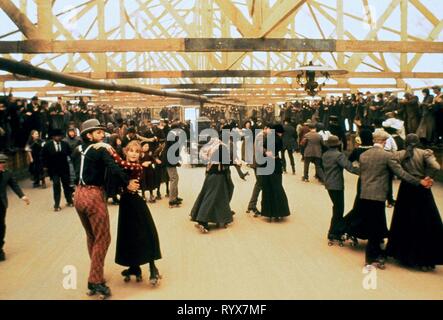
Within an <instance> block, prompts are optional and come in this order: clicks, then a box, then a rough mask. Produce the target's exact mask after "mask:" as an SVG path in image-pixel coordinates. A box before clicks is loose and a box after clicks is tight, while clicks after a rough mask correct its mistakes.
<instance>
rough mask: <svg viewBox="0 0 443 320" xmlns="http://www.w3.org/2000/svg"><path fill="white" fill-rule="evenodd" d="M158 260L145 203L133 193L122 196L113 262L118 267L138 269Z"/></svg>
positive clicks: (148, 212)
mask: <svg viewBox="0 0 443 320" xmlns="http://www.w3.org/2000/svg"><path fill="white" fill-rule="evenodd" d="M160 258H161V253H160V241H159V239H158V234H157V229H156V227H155V223H154V220H153V219H152V216H151V212H150V211H149V208H148V206H147V205H146V202H145V201H144V200H143V198H142V197H140V196H139V195H138V194H136V193H123V194H122V195H121V198H120V207H119V215H118V230H117V249H116V254H115V262H116V263H117V264H119V265H122V266H138V265H142V264H145V263H148V262H150V261H153V260H157V259H160Z"/></svg>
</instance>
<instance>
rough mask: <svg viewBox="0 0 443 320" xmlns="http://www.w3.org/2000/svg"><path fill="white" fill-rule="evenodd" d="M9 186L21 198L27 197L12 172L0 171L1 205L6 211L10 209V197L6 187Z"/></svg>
mask: <svg viewBox="0 0 443 320" xmlns="http://www.w3.org/2000/svg"><path fill="white" fill-rule="evenodd" d="M8 185H9V186H10V187H11V189H12V191H14V192H15V194H16V195H17V196H18V197H19V198H23V197H24V195H25V194H24V193H23V191H22V189H21V188H20V186H19V185H18V183H17V180H16V179H15V178H14V175H13V174H12V172H11V171H9V170H5V171H3V172H1V171H0V203H1V205H2V206H3V207H4V208H5V209H6V208H8V196H7V193H6V187H7V186H8Z"/></svg>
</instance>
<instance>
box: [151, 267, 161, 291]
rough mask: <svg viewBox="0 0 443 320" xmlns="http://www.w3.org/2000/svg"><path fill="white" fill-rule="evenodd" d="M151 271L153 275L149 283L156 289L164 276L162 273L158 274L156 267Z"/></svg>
mask: <svg viewBox="0 0 443 320" xmlns="http://www.w3.org/2000/svg"><path fill="white" fill-rule="evenodd" d="M150 271H151V275H150V276H149V283H150V284H151V286H153V287H155V286H157V285H158V284H159V282H160V279H161V278H162V276H161V275H160V273H159V272H158V269H157V268H156V267H155V266H154V267H150Z"/></svg>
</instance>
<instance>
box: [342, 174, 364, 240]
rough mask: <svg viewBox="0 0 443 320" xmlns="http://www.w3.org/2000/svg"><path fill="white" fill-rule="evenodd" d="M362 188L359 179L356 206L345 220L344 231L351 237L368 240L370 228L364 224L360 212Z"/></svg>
mask: <svg viewBox="0 0 443 320" xmlns="http://www.w3.org/2000/svg"><path fill="white" fill-rule="evenodd" d="M360 188H361V180H360V178H359V179H358V183H357V195H356V196H355V200H354V206H353V207H352V209H351V211H349V213H348V214H347V215H346V216H345V217H344V218H343V231H344V233H346V234H348V235H349V236H353V237H356V238H359V239H365V240H366V239H368V228H367V226H366V225H365V224H364V221H363V215H362V213H361V211H360Z"/></svg>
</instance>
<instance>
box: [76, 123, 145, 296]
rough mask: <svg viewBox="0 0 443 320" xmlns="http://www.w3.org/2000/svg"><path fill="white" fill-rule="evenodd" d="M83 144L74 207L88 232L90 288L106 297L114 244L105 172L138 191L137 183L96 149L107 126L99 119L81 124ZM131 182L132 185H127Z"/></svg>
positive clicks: (102, 151)
mask: <svg viewBox="0 0 443 320" xmlns="http://www.w3.org/2000/svg"><path fill="white" fill-rule="evenodd" d="M81 136H82V139H83V141H84V143H83V144H82V145H80V146H79V147H78V148H77V149H76V151H75V152H74V154H73V158H74V164H75V169H76V176H77V179H78V185H77V188H76V190H75V196H74V205H75V209H76V210H77V213H78V215H79V217H80V220H81V222H82V225H83V227H84V229H85V231H86V236H87V244H88V252H89V257H90V258H91V268H90V271H89V278H88V289H89V290H90V293H91V294H96V293H98V294H100V295H101V296H103V297H107V296H109V295H110V294H111V292H110V289H109V288H108V287H107V286H106V285H105V280H104V277H103V269H104V263H105V257H106V253H107V251H108V247H109V244H110V242H111V236H110V230H109V228H110V227H109V215H108V208H107V206H106V197H105V193H104V192H105V191H104V185H105V170H108V172H109V173H110V175H111V176H112V177H113V178H114V179H115V180H116V184H118V185H120V186H127V188H128V190H130V191H136V190H137V189H138V187H139V185H138V183H137V182H136V180H131V181H130V182H129V180H128V178H127V176H126V174H125V173H124V171H123V169H121V168H120V167H119V166H118V165H117V164H116V163H115V162H114V159H113V158H112V157H111V155H110V154H109V153H108V151H107V150H106V149H105V148H93V147H92V146H93V145H94V144H96V143H101V142H103V139H104V137H105V131H104V127H102V126H100V122H99V121H98V120H97V119H89V120H86V121H85V122H83V123H82V125H81ZM128 183H129V185H128Z"/></svg>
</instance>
